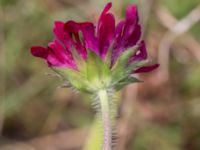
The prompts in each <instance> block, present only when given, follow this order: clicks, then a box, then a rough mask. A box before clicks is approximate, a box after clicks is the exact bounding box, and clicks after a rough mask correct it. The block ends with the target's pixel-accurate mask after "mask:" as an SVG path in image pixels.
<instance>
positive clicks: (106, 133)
mask: <svg viewBox="0 0 200 150" xmlns="http://www.w3.org/2000/svg"><path fill="white" fill-rule="evenodd" d="M98 97H99V100H100V106H101V115H102V127H103V145H102V149H103V150H111V149H112V148H111V147H112V121H111V112H110V110H111V109H110V108H109V96H108V93H107V91H106V90H100V91H99V92H98Z"/></svg>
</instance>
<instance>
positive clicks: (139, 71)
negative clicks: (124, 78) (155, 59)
mask: <svg viewBox="0 0 200 150" xmlns="http://www.w3.org/2000/svg"><path fill="white" fill-rule="evenodd" d="M158 67H159V64H154V65H150V66H144V67H141V68H138V69H136V70H134V72H133V73H145V72H150V71H153V70H154V69H156V68H158Z"/></svg>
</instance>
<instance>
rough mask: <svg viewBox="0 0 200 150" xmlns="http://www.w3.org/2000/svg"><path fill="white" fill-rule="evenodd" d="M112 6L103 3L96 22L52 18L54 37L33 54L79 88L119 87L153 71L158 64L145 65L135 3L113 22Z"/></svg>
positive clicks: (36, 47) (90, 89)
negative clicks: (124, 14)
mask: <svg viewBox="0 0 200 150" xmlns="http://www.w3.org/2000/svg"><path fill="white" fill-rule="evenodd" d="M111 6H112V3H108V4H107V5H106V6H105V8H104V10H103V11H102V13H101V15H100V17H99V20H98V23H97V25H94V24H93V23H91V22H81V23H78V22H75V21H67V22H62V21H55V24H54V28H53V32H54V35H55V38H54V39H53V41H52V42H50V43H49V44H48V46H47V47H41V46H33V47H31V53H32V55H34V56H36V57H40V58H43V59H44V60H45V61H46V62H47V64H48V66H49V67H52V68H54V70H56V71H57V72H59V73H60V74H62V75H63V76H64V77H65V78H66V80H67V81H68V82H69V83H70V84H71V85H72V86H73V87H75V88H76V89H78V90H81V91H85V92H95V91H98V90H99V89H110V88H111V89H115V90H119V89H121V88H122V87H124V86H125V85H127V84H129V83H132V82H137V81H138V80H137V79H136V78H134V77H133V76H132V75H133V74H136V73H142V72H149V71H152V70H154V69H155V68H157V67H158V64H154V65H147V62H148V61H147V50H146V46H145V42H144V41H142V40H141V26H140V24H139V18H138V12H137V7H136V6H135V5H129V6H128V7H127V8H126V16H125V19H123V20H121V21H119V23H117V24H116V23H115V17H114V16H113V14H112V13H110V12H109V10H110V8H111Z"/></svg>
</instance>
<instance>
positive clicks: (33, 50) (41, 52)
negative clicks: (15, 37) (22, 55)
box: [31, 46, 48, 59]
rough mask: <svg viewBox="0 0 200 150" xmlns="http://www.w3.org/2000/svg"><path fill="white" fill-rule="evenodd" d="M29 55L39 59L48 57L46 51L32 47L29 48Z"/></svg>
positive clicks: (39, 47) (38, 47) (42, 48)
mask: <svg viewBox="0 0 200 150" xmlns="http://www.w3.org/2000/svg"><path fill="white" fill-rule="evenodd" d="M31 54H32V55H33V56H36V57H41V58H44V59H46V58H47V56H48V50H47V49H46V48H44V47H41V46H32V47H31Z"/></svg>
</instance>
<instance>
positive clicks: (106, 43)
mask: <svg viewBox="0 0 200 150" xmlns="http://www.w3.org/2000/svg"><path fill="white" fill-rule="evenodd" d="M98 26H99V30H98V31H97V32H98V40H99V53H100V56H101V58H102V59H104V58H105V56H106V54H107V51H108V49H109V47H110V45H111V43H112V41H113V37H114V34H115V18H114V16H113V15H112V14H110V13H108V14H105V15H104V16H102V18H101V21H100V22H99V25H98Z"/></svg>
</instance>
